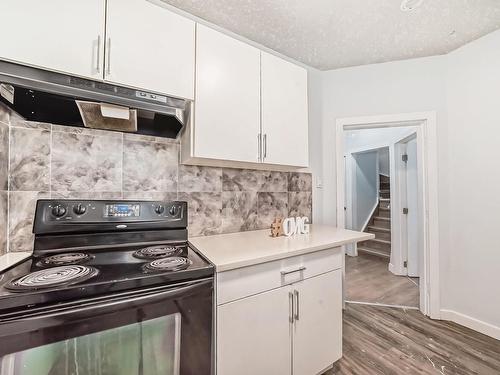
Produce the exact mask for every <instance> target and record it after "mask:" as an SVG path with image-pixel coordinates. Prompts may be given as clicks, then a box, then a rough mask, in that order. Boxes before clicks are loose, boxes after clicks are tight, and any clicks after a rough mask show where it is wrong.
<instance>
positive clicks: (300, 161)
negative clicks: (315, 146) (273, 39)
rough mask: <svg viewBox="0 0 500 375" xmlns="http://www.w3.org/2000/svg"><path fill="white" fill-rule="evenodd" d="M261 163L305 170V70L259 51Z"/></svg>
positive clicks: (307, 160)
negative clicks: (260, 70) (260, 64)
mask: <svg viewBox="0 0 500 375" xmlns="http://www.w3.org/2000/svg"><path fill="white" fill-rule="evenodd" d="M262 134H263V135H262V136H263V148H264V150H263V161H264V162H265V163H268V164H281V165H291V166H296V167H307V166H308V165H309V153H308V107H307V70H305V69H304V68H302V67H300V66H297V65H295V64H292V63H290V62H288V61H285V60H283V59H280V58H279V57H276V56H273V55H271V54H269V53H266V52H262Z"/></svg>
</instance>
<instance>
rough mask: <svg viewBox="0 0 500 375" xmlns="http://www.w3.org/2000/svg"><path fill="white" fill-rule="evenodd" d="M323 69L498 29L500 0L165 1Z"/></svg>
mask: <svg viewBox="0 0 500 375" xmlns="http://www.w3.org/2000/svg"><path fill="white" fill-rule="evenodd" d="M163 1H165V2H166V3H168V4H171V5H173V6H175V7H177V8H180V9H182V10H184V11H187V12H188V13H191V14H193V15H195V16H197V17H200V18H202V19H205V20H206V21H208V22H211V23H213V24H216V25H218V26H220V27H223V28H225V29H227V30H230V31H232V32H234V33H236V34H239V35H241V36H244V37H246V38H248V39H250V40H253V41H254V42H257V43H260V44H262V45H264V46H266V47H269V48H271V49H273V50H275V51H277V52H280V53H282V54H284V55H286V56H289V57H291V58H293V59H296V60H298V61H301V62H303V63H304V64H307V65H310V66H313V67H316V68H319V69H322V70H328V69H336V68H341V67H347V66H355V65H364V64H373V63H379V62H385V61H393V60H401V59H408V58H414V57H423V56H431V55H438V54H444V53H447V52H450V51H452V50H454V49H455V48H457V47H460V46H462V45H463V44H465V43H467V42H470V41H472V40H474V39H477V38H478V37H480V36H483V35H485V34H487V33H489V32H491V31H494V30H496V29H499V28H500V0H448V1H444V0H424V2H423V4H422V6H421V7H419V8H417V9H414V10H412V11H409V12H402V11H401V10H400V5H401V0H163Z"/></svg>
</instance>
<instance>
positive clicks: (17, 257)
mask: <svg viewBox="0 0 500 375" xmlns="http://www.w3.org/2000/svg"><path fill="white" fill-rule="evenodd" d="M30 256H31V253H30V252H21V251H20V252H14V253H7V254H5V255H2V256H0V271H3V270H5V269H7V268H9V267H12V266H13V265H14V264H16V263H19V262H22V261H23V260H25V259H27V258H29V257H30Z"/></svg>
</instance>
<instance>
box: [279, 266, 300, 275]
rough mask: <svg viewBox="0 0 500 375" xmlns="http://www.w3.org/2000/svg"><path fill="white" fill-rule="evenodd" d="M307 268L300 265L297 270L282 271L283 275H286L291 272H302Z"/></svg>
mask: <svg viewBox="0 0 500 375" xmlns="http://www.w3.org/2000/svg"><path fill="white" fill-rule="evenodd" d="M305 270H306V267H304V266H302V267H299V268H297V269H295V270H291V271H281V276H286V275H289V274H291V273H295V272H301V271H305Z"/></svg>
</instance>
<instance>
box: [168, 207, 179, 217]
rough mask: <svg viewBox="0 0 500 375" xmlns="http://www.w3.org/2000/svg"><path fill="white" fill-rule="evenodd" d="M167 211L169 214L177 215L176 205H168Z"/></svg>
mask: <svg viewBox="0 0 500 375" xmlns="http://www.w3.org/2000/svg"><path fill="white" fill-rule="evenodd" d="M168 213H169V214H170V216H175V215H177V206H172V207H170V210H168Z"/></svg>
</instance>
